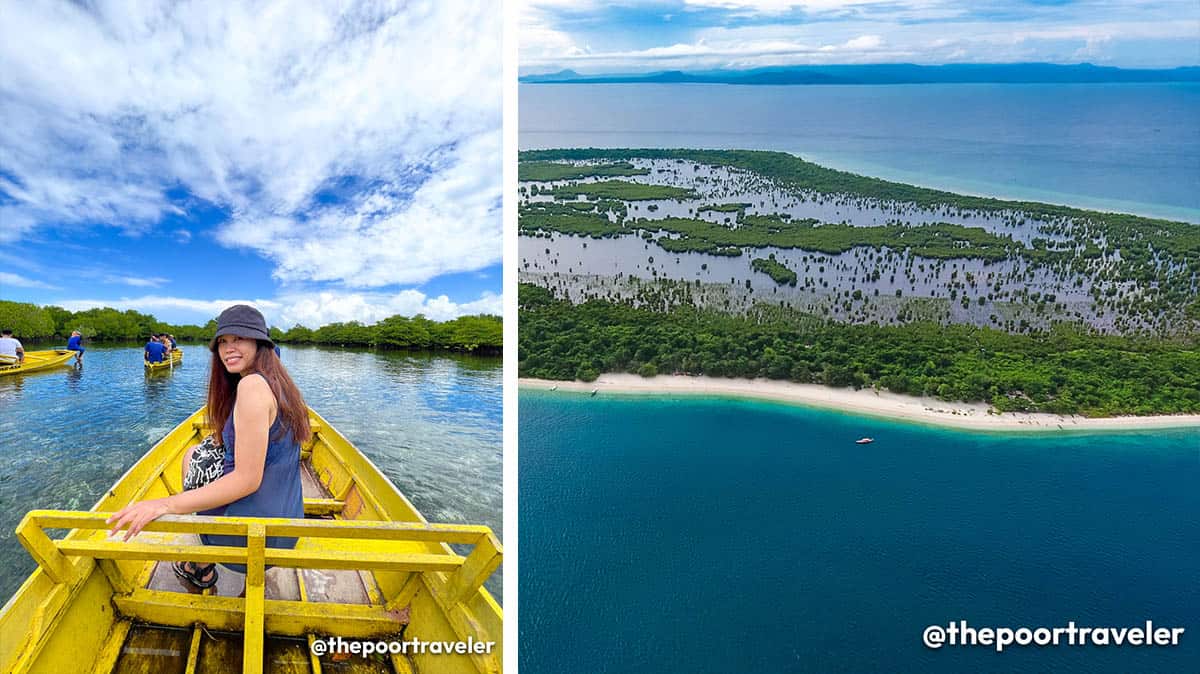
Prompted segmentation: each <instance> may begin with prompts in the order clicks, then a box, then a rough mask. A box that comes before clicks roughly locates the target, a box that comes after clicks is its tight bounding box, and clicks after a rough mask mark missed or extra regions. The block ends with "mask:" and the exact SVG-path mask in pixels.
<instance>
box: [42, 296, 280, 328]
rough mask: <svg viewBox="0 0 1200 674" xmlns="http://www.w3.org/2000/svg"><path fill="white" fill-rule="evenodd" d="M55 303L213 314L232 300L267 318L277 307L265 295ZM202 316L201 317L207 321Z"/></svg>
mask: <svg viewBox="0 0 1200 674" xmlns="http://www.w3.org/2000/svg"><path fill="white" fill-rule="evenodd" d="M53 304H54V305H56V306H60V307H62V308H64V309H67V310H68V311H84V310H86V309H97V308H101V307H112V308H113V309H118V310H120V311H128V310H130V309H132V310H134V311H141V312H144V313H149V314H153V313H154V312H156V311H163V310H167V311H171V310H175V311H178V310H182V311H187V312H192V313H195V314H197V315H203V316H208V317H209V318H216V317H217V315H218V314H220V313H221V312H222V311H224V310H225V309H227V308H229V307H231V306H233V305H234V304H249V305H251V306H253V307H255V308H257V309H258V310H259V311H261V312H262V313H263V315H264V316H267V318H268V322H270V314H271V312H273V311H275V310H276V309H278V308H279V306H280V304H279V302H276V301H274V300H265V299H255V300H246V299H240V300H239V299H230V300H195V299H190V298H186V297H161V296H158V295H144V296H142V297H122V298H120V299H115V300H113V299H109V300H94V299H79V300H59V301H56V302H53ZM207 320H208V318H205V319H204V321H207Z"/></svg>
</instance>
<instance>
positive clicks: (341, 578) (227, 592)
mask: <svg viewBox="0 0 1200 674" xmlns="http://www.w3.org/2000/svg"><path fill="white" fill-rule="evenodd" d="M300 476H301V484H302V488H303V490H304V498H321V499H327V498H330V494H329V492H328V491H327V490H326V489H325V487H324V486H322V485H321V483H320V482H318V481H317V478H316V477H315V476H314V475H313V473H312V470H311V468H309V466H308V465H307V464H304V465H303V466H302V470H301V471H300ZM140 537H141V538H142V539H143V540H145V541H146V542H154V543H162V544H166V545H172V544H174V545H199V544H200V537H199V536H197V535H196V534H170V533H156V532H145V533H142V534H141V535H140ZM304 546H305V542H304V541H303V540H302V541H300V542H299V543H298V544H297V549H303V548H304ZM245 579H246V577H245V576H244V575H243V574H240V573H238V572H236V571H233V570H232V569H227V568H225V567H223V566H217V584H216V586H214V587H213V591H212V594H215V595H217V596H221V597H237V596H239V595H240V594H241V593H242V590H243V589H245V586H246V583H245ZM265 580H266V587H265V590H266V592H265V594H266V598H267V599H286V600H291V601H299V600H300V583H301V582H302V583H304V589H305V591H306V592H307V594H308V601H312V602H320V603H331V602H333V603H338V604H370V603H371V599H370V595H369V594H368V592H367V588H368V587H373V586H374V583H375V579H374V576H373V575H372V574H371V573H370V572H365V571H343V570H335V569H285V568H279V567H274V568H270V569H267V573H266V578H265ZM146 587H147V588H149V589H151V590H163V591H166V592H189V593H192V594H199V593H200V590H198V589H197V588H195V587H193V586H192V585H191V584H190V583H187V582H186V581H184V580H183V579H181V578H180V577H179V576H177V575H175V571H174V569H172V568H171V562H158V563H157V564H155V565H154V572H153V573H152V574H151V575H150V580H149V582H148V583H147V584H146Z"/></svg>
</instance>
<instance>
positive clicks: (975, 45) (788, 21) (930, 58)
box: [520, 0, 1200, 74]
mask: <svg viewBox="0 0 1200 674" xmlns="http://www.w3.org/2000/svg"><path fill="white" fill-rule="evenodd" d="M520 30H521V48H520V50H521V55H520V60H521V67H520V71H521V73H522V74H531V73H546V72H555V71H557V70H560V69H563V68H569V69H572V70H575V71H577V72H580V73H583V74H598V73H613V72H620V73H636V72H650V71H658V70H704V69H710V68H735V69H736V68H755V67H764V66H782V65H804V64H846V63H920V64H943V63H1014V62H1033V61H1037V62H1049V63H1080V62H1091V63H1095V64H1097V65H1111V66H1119V67H1155V68H1157V67H1175V66H1181V65H1200V2H1196V0H1155V1H1149V2H1146V1H1138V0H1130V1H1125V0H1077V1H1074V0H1033V1H1029V0H1025V1H1016V2H1010V1H1007V0H984V1H982V2H970V1H968V2H955V1H950V0H858V1H856V2H841V1H839V0H671V1H650V2H621V1H620V0H617V1H616V2H604V1H602V0H525V2H524V3H523V6H522V9H521V29H520Z"/></svg>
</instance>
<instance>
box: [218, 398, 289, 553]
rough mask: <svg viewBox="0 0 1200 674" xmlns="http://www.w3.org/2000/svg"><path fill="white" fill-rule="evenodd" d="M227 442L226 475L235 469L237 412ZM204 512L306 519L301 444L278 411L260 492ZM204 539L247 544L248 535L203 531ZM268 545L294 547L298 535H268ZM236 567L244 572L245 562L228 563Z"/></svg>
mask: <svg viewBox="0 0 1200 674" xmlns="http://www.w3.org/2000/svg"><path fill="white" fill-rule="evenodd" d="M221 438H222V439H223V440H224V441H225V463H224V466H223V467H222V473H221V474H222V475H228V474H230V473H232V472H233V468H234V459H235V456H236V452H235V451H234V448H235V447H236V446H237V444H236V443H237V438H236V437H235V435H234V430H233V415H232V414H230V415H229V419H227V420H226V421H225V428H224V429H223V430H222V431H221ZM198 514H200V515H216V516H222V515H224V516H227V517H290V518H294V519H303V518H304V494H303V491H302V489H301V486H300V443H299V442H297V441H296V440H295V439H294V438H293V437H292V433H291V431H290V430H286V431H285V430H284V428H283V423H282V422H281V420H280V416H279V414H278V413H277V414H276V415H275V423H273V424H271V429H270V431H268V434H267V457H266V460H265V462H264V464H263V477H262V483H260V484H259V486H258V491H256V492H254V493H253V494H247V495H246V496H243V497H242V498H240V499H238V500H236V501H234V502H233V503H229V504H227V505H224V506H221V507H219V508H213V509H212V510H205V511H203V512H200V513H198ZM200 539H201V540H202V541H203V542H204V544H205V545H228V546H233V547H245V546H246V538H245V537H244V536H225V535H217V534H202V535H201V536H200ZM267 547H270V548H294V547H296V539H295V538H290V537H288V538H285V537H281V536H268V537H267ZM224 566H228V567H230V568H232V569H235V570H237V571H239V572H242V573H244V572H245V567H244V566H243V565H241V564H226V565H224Z"/></svg>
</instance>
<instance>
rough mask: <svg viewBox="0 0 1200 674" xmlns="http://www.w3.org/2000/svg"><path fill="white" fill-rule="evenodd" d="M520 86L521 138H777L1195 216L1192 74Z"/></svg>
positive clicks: (851, 156)
mask: <svg viewBox="0 0 1200 674" xmlns="http://www.w3.org/2000/svg"><path fill="white" fill-rule="evenodd" d="M519 89H520V94H519V95H520V122H519V123H520V145H521V149H538V148H558V147H681V148H738V149H751V150H778V151H784V152H791V153H794V154H799V155H800V156H802V157H804V158H805V159H809V160H811V161H816V162H818V163H820V164H823V165H826V166H831V167H833V168H839V169H843V170H848V171H853V172H855V173H860V174H863V175H870V176H875V177H879V178H886V179H889V180H898V181H901V182H907V183H913V184H917V185H924V186H928V187H934V188H940V189H947V190H951V191H956V192H963V193H969V194H983V195H989V196H999V197H1007V198H1019V199H1034V200H1038V201H1045V202H1049V203H1062V204H1069V205H1072V206H1080V207H1085V208H1097V209H1101V210H1115V211H1122V212H1131V213H1138V214H1143V215H1151V216H1157V217H1166V218H1172V219H1177V220H1185V221H1190V222H1200V83H1168V84H1067V85H1062V84H931V85H881V86H821V85H814V86H729V85H719V84H711V85H710V84H572V85H549V84H542V85H538V84H522V85H520V88H519Z"/></svg>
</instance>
